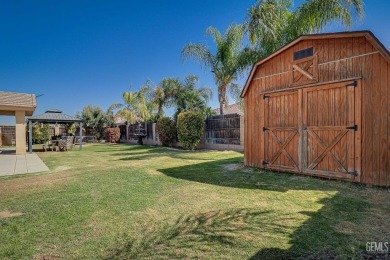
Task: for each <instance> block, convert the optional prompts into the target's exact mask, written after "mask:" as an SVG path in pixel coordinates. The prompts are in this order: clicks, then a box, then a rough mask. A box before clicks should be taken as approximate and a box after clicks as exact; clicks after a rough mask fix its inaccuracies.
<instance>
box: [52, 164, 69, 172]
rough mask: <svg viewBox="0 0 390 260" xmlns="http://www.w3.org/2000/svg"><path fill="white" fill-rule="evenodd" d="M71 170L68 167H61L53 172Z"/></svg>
mask: <svg viewBox="0 0 390 260" xmlns="http://www.w3.org/2000/svg"><path fill="white" fill-rule="evenodd" d="M70 169H71V168H70V167H69V166H65V165H61V166H58V167H57V168H56V169H55V170H54V171H56V172H62V171H67V170H70Z"/></svg>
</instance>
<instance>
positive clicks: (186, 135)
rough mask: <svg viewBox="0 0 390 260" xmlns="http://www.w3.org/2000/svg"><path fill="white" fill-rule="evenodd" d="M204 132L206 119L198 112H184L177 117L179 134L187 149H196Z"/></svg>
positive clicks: (180, 140)
mask: <svg viewBox="0 0 390 260" xmlns="http://www.w3.org/2000/svg"><path fill="white" fill-rule="evenodd" d="M203 130H204V118H203V116H202V114H200V113H198V112H192V111H189V112H182V113H180V114H179V115H178V116H177V134H178V137H179V142H180V143H181V144H182V145H183V147H184V148H185V149H191V150H193V149H195V148H196V146H197V145H198V144H199V142H200V140H201V138H202V135H203Z"/></svg>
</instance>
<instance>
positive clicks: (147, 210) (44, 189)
mask: <svg viewBox="0 0 390 260" xmlns="http://www.w3.org/2000/svg"><path fill="white" fill-rule="evenodd" d="M39 156H40V157H41V158H42V159H43V160H44V161H45V163H46V164H47V165H48V167H49V168H50V169H51V171H50V172H49V173H43V174H35V175H24V176H18V177H4V178H0V212H3V215H1V214H0V258H1V259H7V258H9V259H31V258H37V259H56V258H66V259H93V258H99V259H112V258H113V259H123V258H165V259H168V258H208V259H209V258H224V259H248V258H250V259H271V258H275V259H281V258H284V259H289V258H298V257H301V258H312V259H317V258H335V257H337V258H351V257H357V258H359V257H364V256H365V254H366V253H365V245H366V242H369V241H389V240H390V222H389V215H390V192H389V191H388V190H385V189H380V188H368V187H365V186H361V185H356V184H352V183H345V182H339V181H329V180H322V179H316V178H310V177H303V176H297V175H292V174H281V173H271V172H265V171H262V170H259V169H247V168H243V167H240V164H241V163H242V160H243V156H242V154H241V153H237V152H227V151H224V152H218V151H197V152H186V151H178V150H170V149H166V148H152V147H148V146H128V145H88V146H86V147H85V148H84V150H83V151H82V152H80V151H77V150H74V151H70V152H61V153H56V152H47V153H39ZM237 166H238V167H237ZM7 214H8V217H7Z"/></svg>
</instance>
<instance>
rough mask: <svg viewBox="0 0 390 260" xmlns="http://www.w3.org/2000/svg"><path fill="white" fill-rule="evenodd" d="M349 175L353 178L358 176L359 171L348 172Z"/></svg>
mask: <svg viewBox="0 0 390 260" xmlns="http://www.w3.org/2000/svg"><path fill="white" fill-rule="evenodd" d="M347 173H348V174H351V175H353V176H358V172H357V171H353V172H347Z"/></svg>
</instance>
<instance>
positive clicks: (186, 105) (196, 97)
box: [174, 75, 213, 118]
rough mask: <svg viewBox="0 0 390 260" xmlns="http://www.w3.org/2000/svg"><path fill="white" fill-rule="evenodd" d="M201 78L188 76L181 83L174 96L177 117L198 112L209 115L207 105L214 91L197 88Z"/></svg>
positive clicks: (206, 88)
mask: <svg viewBox="0 0 390 260" xmlns="http://www.w3.org/2000/svg"><path fill="white" fill-rule="evenodd" d="M198 82H199V78H198V77H197V76H194V75H187V76H186V78H185V79H184V81H181V82H179V85H178V89H177V92H176V94H175V96H174V103H175V105H176V113H175V116H174V117H175V118H176V117H177V115H178V114H179V113H181V112H184V111H198V112H201V113H202V114H206V113H207V111H208V110H207V109H208V107H207V103H208V102H209V100H210V99H211V98H212V96H213V91H212V90H211V89H210V88H208V87H200V88H198V87H197V84H198Z"/></svg>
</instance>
